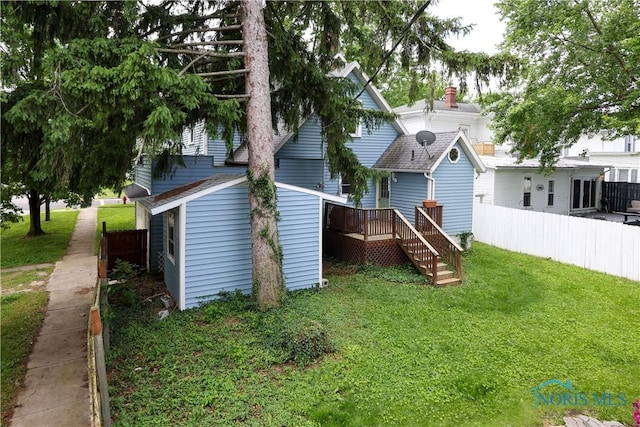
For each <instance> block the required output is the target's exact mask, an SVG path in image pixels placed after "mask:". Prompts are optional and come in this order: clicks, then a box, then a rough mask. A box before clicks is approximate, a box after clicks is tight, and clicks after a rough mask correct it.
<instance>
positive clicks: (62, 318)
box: [11, 207, 97, 427]
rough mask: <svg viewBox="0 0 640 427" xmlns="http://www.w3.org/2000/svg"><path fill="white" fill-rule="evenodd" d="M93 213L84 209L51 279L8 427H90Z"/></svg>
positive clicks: (94, 271)
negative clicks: (47, 297) (45, 302)
mask: <svg viewBox="0 0 640 427" xmlns="http://www.w3.org/2000/svg"><path fill="white" fill-rule="evenodd" d="M96 216H97V208H95V207H91V208H87V209H82V210H81V211H80V215H79V216H78V222H77V223H76V227H75V230H74V232H73V234H72V236H71V242H70V243H69V247H68V249H67V252H66V254H65V256H64V258H63V259H62V261H59V262H57V263H56V266H55V269H54V270H53V273H52V274H51V277H50V278H49V284H48V285H47V290H48V291H49V303H48V305H47V312H46V314H45V317H44V322H43V324H42V328H41V329H40V333H39V335H38V337H37V339H36V342H35V344H34V346H33V350H32V351H31V354H30V355H29V360H28V363H27V374H26V378H25V381H24V387H23V389H22V390H21V391H20V393H19V394H18V398H17V402H16V406H15V409H14V412H13V417H12V418H11V426H12V427H22V426H24V427H39V426H42V427H44V426H47V427H48V426H65V427H67V426H72V427H73V426H89V425H91V419H90V413H91V403H90V397H89V383H88V371H87V322H88V316H89V309H90V307H91V303H92V299H93V290H94V288H95V285H96V276H97V271H96V270H97V258H96V256H95V255H93V253H94V242H95V235H96V227H97V225H96Z"/></svg>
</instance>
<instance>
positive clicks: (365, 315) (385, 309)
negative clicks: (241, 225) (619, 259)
mask: <svg viewBox="0 0 640 427" xmlns="http://www.w3.org/2000/svg"><path fill="white" fill-rule="evenodd" d="M474 248H475V249H474V252H473V253H472V254H469V255H467V256H466V257H465V259H464V270H465V280H464V284H463V285H460V286H457V287H448V288H442V289H439V288H432V287H426V286H422V285H417V284H415V283H416V282H419V281H420V278H419V277H418V276H416V275H415V273H414V272H413V271H412V270H411V269H410V268H408V267H407V268H394V269H388V270H384V269H380V268H374V267H368V268H361V269H359V271H358V272H356V273H355V274H351V275H330V276H328V279H329V282H330V286H329V287H328V288H326V289H322V290H317V291H305V292H299V293H296V294H294V295H292V297H291V299H290V301H289V305H288V306H287V307H286V308H285V309H283V310H280V311H276V312H271V313H266V314H265V313H259V312H256V311H252V310H250V309H247V308H243V307H242V304H241V302H242V301H240V303H239V301H238V299H237V298H235V299H234V298H232V299H231V300H230V301H228V302H221V303H213V304H211V305H208V306H205V307H203V308H200V309H194V310H188V311H186V312H175V313H173V314H172V315H171V316H170V317H169V318H168V319H165V320H163V321H162V322H158V321H156V320H155V315H156V312H157V309H155V310H154V309H149V308H148V305H147V304H145V305H144V306H142V309H141V307H139V306H134V307H130V308H118V309H117V310H116V312H115V313H114V324H113V328H112V335H111V346H112V347H111V348H112V351H111V353H110V354H109V355H108V364H109V369H110V371H111V376H110V381H111V382H110V384H111V389H110V393H111V398H112V410H113V415H114V417H115V419H116V421H117V424H118V425H168V424H169V425H256V426H258V425H261V426H262V425H277V426H280V425H287V426H289V425H291V426H293V425H295V426H320V425H322V426H388V425H399V426H542V425H548V424H545V423H551V425H557V424H560V423H561V415H562V414H563V412H564V411H565V410H571V409H573V410H577V411H580V412H582V413H588V414H592V415H594V416H596V417H598V418H599V419H604V420H612V419H617V420H619V421H622V422H625V423H628V424H631V423H632V414H633V410H632V406H631V404H632V401H633V399H635V398H637V397H640V381H638V378H640V339H638V316H639V309H638V301H640V283H638V282H633V281H629V280H625V279H620V278H617V277H612V276H608V275H604V274H600V273H595V272H592V271H588V270H584V269H580V268H577V267H572V266H568V265H563V264H559V263H556V262H553V261H549V260H545V259H540V258H535V257H531V256H526V255H520V254H515V253H511V252H507V251H503V250H499V249H496V248H493V247H490V246H486V245H482V244H478V243H475V244H474ZM283 319H284V320H283ZM283 321H284V323H285V324H286V325H291V324H292V323H293V324H296V323H299V324H301V325H307V324H309V322H311V321H316V322H319V323H320V324H321V325H322V328H324V331H326V332H327V333H328V334H329V336H330V338H331V339H332V341H333V344H334V346H335V350H336V351H335V353H333V354H330V355H327V356H325V357H324V358H323V359H321V360H319V361H318V362H317V363H315V364H313V365H311V366H307V367H302V366H297V365H295V364H292V363H284V360H285V359H283V356H282V354H283V353H282V352H279V351H278V349H277V348H274V347H273V345H272V344H273V341H272V340H271V338H270V337H272V336H273V331H274V330H278V329H279V328H283V329H286V328H288V327H289V326H285V327H283V326H281V325H280V324H281V322H283ZM300 330H302V329H300ZM309 343H310V342H307V343H306V344H304V345H301V346H300V348H299V350H300V351H302V352H305V351H308V350H309V348H310V345H307V344H309ZM550 379H557V380H559V381H561V382H563V383H565V382H566V381H567V380H570V381H571V384H572V386H573V388H574V390H573V394H570V395H573V396H575V395H576V394H577V395H579V396H586V397H587V398H588V402H587V404H584V403H582V401H580V402H579V404H578V405H576V406H573V407H571V406H569V407H565V406H558V405H556V406H550V405H542V406H540V407H538V408H534V393H533V389H534V388H535V387H536V386H538V385H540V384H542V383H544V382H546V381H548V380H550ZM542 391H543V392H546V393H547V395H548V394H550V393H560V392H562V391H563V389H561V388H559V386H548V387H547V388H545V389H543V390H542ZM580 393H583V394H580ZM593 393H597V394H598V395H600V396H601V395H602V394H603V393H612V395H611V396H613V398H612V400H611V401H610V402H609V403H610V405H604V404H602V401H601V402H600V403H598V402H596V401H595V400H593V398H592V395H593ZM556 396H559V394H557V395H556ZM620 398H622V399H624V402H623V401H622V400H621V399H620ZM556 401H557V398H556ZM613 404H619V405H620V406H612V405H613Z"/></svg>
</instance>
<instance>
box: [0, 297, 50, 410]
mask: <svg viewBox="0 0 640 427" xmlns="http://www.w3.org/2000/svg"><path fill="white" fill-rule="evenodd" d="M46 305H47V292H45V291H32V292H21V293H16V294H10V295H2V296H1V297H0V311H1V312H2V321H1V325H0V337H1V338H0V341H1V343H0V345H1V346H2V347H1V350H0V352H1V353H2V376H1V378H2V381H1V384H0V385H1V391H2V393H0V394H1V395H2V399H1V403H2V416H3V419H4V418H5V417H6V415H7V411H8V410H9V409H11V408H12V403H13V399H14V395H15V392H16V388H17V387H18V386H17V384H16V383H17V382H18V381H20V380H21V379H22V378H23V377H24V373H25V363H26V358H27V356H28V355H29V351H30V350H31V346H32V345H33V337H35V335H36V332H37V331H38V328H39V327H40V323H42V319H43V316H44V310H45V307H46ZM5 421H6V420H5Z"/></svg>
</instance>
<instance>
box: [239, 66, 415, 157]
mask: <svg viewBox="0 0 640 427" xmlns="http://www.w3.org/2000/svg"><path fill="white" fill-rule="evenodd" d="M351 73H353V74H354V75H355V76H356V77H357V78H358V80H359V81H360V83H362V84H363V85H364V84H366V83H367V82H368V81H369V77H368V76H367V75H366V74H365V73H364V72H363V71H362V68H361V67H360V64H358V63H357V62H355V61H353V62H349V63H347V64H345V65H344V66H343V67H342V68H339V69H337V70H334V71H332V72H331V73H329V75H330V76H332V77H337V78H346V77H347V76H348V75H349V74H351ZM366 92H367V93H368V94H369V95H370V96H371V98H372V99H373V101H374V102H375V103H376V105H377V106H378V108H380V110H382V111H386V112H388V113H393V109H392V108H391V107H390V106H389V104H387V101H385V99H384V97H383V96H382V94H381V93H380V92H379V91H378V89H376V88H375V87H374V86H373V85H372V84H369V85H367V86H366ZM307 120H308V118H307V119H306V120H304V121H302V122H301V123H300V124H299V125H298V127H301V126H302V125H303V124H304V123H305V122H306V121H307ZM391 125H392V126H393V128H394V129H395V130H396V131H397V132H398V133H399V134H406V133H408V131H407V128H406V127H405V126H404V123H402V122H401V121H400V119H399V118H397V117H396V118H395V119H394V120H393V121H392V122H391ZM291 137H293V132H289V131H287V129H286V127H285V125H284V123H283V122H278V125H277V129H276V130H274V132H273V146H274V149H273V153H274V154H275V153H277V152H278V151H279V150H280V149H281V148H282V147H283V146H284V144H285V143H287V141H289V140H290V139H291ZM227 163H228V164H236V165H246V164H248V163H249V147H248V145H247V142H246V141H245V142H243V143H242V144H241V145H240V146H239V147H238V148H237V149H236V151H234V153H233V160H228V161H227Z"/></svg>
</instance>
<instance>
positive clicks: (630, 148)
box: [624, 135, 636, 153]
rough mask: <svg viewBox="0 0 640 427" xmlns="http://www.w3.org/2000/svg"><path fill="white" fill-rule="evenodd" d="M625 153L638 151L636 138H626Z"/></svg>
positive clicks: (631, 136)
mask: <svg viewBox="0 0 640 427" xmlns="http://www.w3.org/2000/svg"><path fill="white" fill-rule="evenodd" d="M624 151H626V152H627V153H632V152H634V151H636V137H635V136H634V135H627V136H625V137H624Z"/></svg>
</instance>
